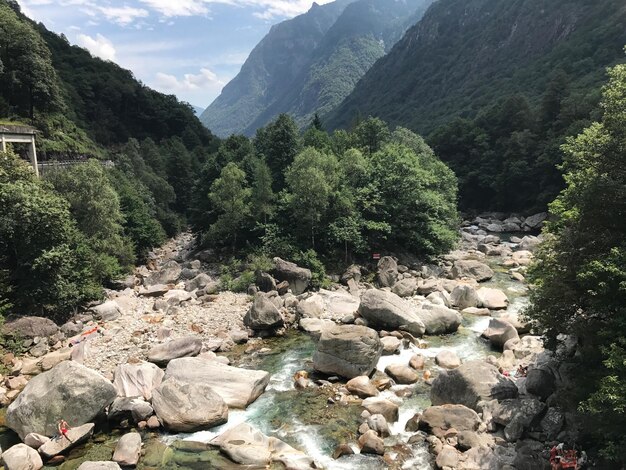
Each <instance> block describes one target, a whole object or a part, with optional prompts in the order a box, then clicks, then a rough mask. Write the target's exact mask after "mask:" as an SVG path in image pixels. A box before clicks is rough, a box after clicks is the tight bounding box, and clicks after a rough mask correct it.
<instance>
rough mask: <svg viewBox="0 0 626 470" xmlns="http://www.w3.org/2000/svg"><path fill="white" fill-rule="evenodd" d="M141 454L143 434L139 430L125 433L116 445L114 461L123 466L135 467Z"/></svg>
mask: <svg viewBox="0 0 626 470" xmlns="http://www.w3.org/2000/svg"><path fill="white" fill-rule="evenodd" d="M140 456H141V435H140V434H139V433H138V432H129V433H128V434H124V435H123V436H122V437H121V438H120V440H119V441H117V444H116V446H115V451H114V452H113V459H112V460H113V461H114V462H117V463H118V464H119V465H121V466H123V467H134V466H135V465H137V463H139V457H140Z"/></svg>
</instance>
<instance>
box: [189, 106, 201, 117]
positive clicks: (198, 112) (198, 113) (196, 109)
mask: <svg viewBox="0 0 626 470" xmlns="http://www.w3.org/2000/svg"><path fill="white" fill-rule="evenodd" d="M191 107H192V108H193V112H194V113H195V115H196V116H198V117H200V116H201V115H202V113H203V112H204V108H202V107H201V106H193V105H191Z"/></svg>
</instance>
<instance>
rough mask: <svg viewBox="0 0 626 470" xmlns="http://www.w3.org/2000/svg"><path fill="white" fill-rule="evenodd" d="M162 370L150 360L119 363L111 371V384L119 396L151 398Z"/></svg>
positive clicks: (162, 373) (158, 383) (160, 379)
mask: <svg viewBox="0 0 626 470" xmlns="http://www.w3.org/2000/svg"><path fill="white" fill-rule="evenodd" d="M164 375H165V372H163V371H162V370H161V369H160V368H159V367H158V366H156V365H155V364H152V363H151V362H141V363H139V364H130V363H129V364H121V365H119V366H117V368H116V369H115V372H113V385H115V388H116V389H117V395H118V396H120V397H129V398H130V397H143V398H145V399H146V400H151V399H152V390H154V389H155V388H156V387H158V386H159V385H161V382H162V381H163V376H164Z"/></svg>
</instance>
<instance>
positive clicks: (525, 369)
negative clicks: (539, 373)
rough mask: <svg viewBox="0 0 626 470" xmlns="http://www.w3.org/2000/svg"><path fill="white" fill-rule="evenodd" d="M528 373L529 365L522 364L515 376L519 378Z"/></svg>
mask: <svg viewBox="0 0 626 470" xmlns="http://www.w3.org/2000/svg"><path fill="white" fill-rule="evenodd" d="M527 375H528V366H524V365H522V364H520V366H519V367H518V368H517V372H515V377H517V378H519V377H526V376H527Z"/></svg>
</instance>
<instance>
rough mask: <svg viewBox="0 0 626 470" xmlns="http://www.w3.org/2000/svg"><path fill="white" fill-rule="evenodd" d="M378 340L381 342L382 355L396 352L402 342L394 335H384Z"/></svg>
mask: <svg viewBox="0 0 626 470" xmlns="http://www.w3.org/2000/svg"><path fill="white" fill-rule="evenodd" d="M380 342H381V343H383V356H389V355H391V354H396V353H397V352H398V350H399V349H400V345H401V344H402V342H401V341H400V340H399V339H398V338H396V337H395V336H385V337H384V338H381V339H380Z"/></svg>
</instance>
